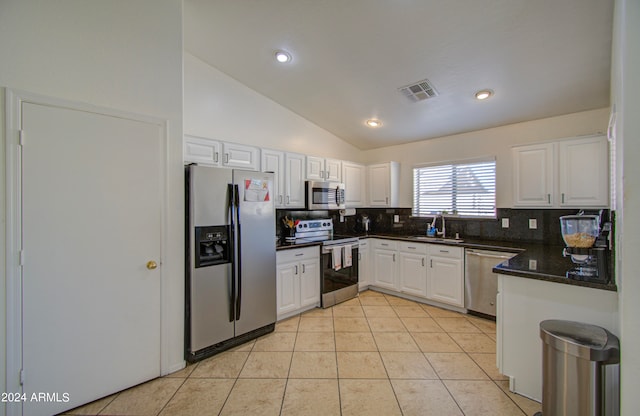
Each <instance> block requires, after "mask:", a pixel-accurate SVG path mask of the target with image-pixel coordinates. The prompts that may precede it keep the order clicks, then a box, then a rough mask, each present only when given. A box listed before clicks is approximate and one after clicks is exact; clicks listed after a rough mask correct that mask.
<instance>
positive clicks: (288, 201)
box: [287, 195, 291, 205]
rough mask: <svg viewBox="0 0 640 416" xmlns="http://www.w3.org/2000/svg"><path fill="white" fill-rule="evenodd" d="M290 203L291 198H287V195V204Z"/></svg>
mask: <svg viewBox="0 0 640 416" xmlns="http://www.w3.org/2000/svg"><path fill="white" fill-rule="evenodd" d="M290 203H291V198H289V195H287V205H289V204H290Z"/></svg>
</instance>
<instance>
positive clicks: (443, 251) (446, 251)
mask: <svg viewBox="0 0 640 416" xmlns="http://www.w3.org/2000/svg"><path fill="white" fill-rule="evenodd" d="M448 252H449V250H440V253H448Z"/></svg>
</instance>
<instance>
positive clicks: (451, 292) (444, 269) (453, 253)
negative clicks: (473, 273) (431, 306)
mask: <svg viewBox="0 0 640 416" xmlns="http://www.w3.org/2000/svg"><path fill="white" fill-rule="evenodd" d="M463 253H464V249H463V248H462V247H451V246H446V245H439V244H429V245H428V255H429V257H428V260H429V270H428V272H427V276H428V277H427V298H429V299H431V300H435V301H438V302H442V303H447V304H449V305H453V306H458V307H461V308H462V307H464V260H463Z"/></svg>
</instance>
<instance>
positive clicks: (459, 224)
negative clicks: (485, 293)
mask: <svg viewBox="0 0 640 416" xmlns="http://www.w3.org/2000/svg"><path fill="white" fill-rule="evenodd" d="M577 212H578V210H577V209H512V208H498V209H497V218H491V219H484V218H469V219H458V218H452V217H448V218H445V228H446V235H447V237H454V236H455V235H456V233H458V234H459V235H460V238H468V239H471V238H475V239H483V240H496V241H514V242H527V243H545V244H550V245H564V243H563V241H562V235H561V233H560V220H559V218H560V217H561V216H563V215H573V214H576V213H577ZM285 215H288V216H289V217H293V218H295V219H313V218H333V226H334V231H335V233H336V234H361V233H363V232H364V229H363V228H362V225H361V218H362V216H363V215H366V216H368V217H369V219H370V221H371V223H370V233H379V234H397V235H424V234H426V229H427V225H428V224H431V222H432V219H433V217H431V218H429V217H427V218H418V217H412V216H411V208H358V209H356V215H351V216H345V217H344V221H343V222H340V214H339V212H338V211H302V210H301V211H289V210H277V215H276V218H277V221H278V222H277V227H276V230H277V232H278V234H280V232H281V229H282V227H281V224H282V218H283V217H284V216H285ZM395 215H397V216H398V219H399V221H398V222H397V223H394V216H395ZM503 218H508V219H509V227H508V228H502V219H503ZM531 219H535V220H536V223H537V228H536V229H530V228H529V220H531ZM436 226H437V228H438V229H439V230H440V229H441V228H442V225H441V219H440V218H438V220H437V222H436Z"/></svg>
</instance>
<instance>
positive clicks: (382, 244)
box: [380, 243, 389, 247]
mask: <svg viewBox="0 0 640 416" xmlns="http://www.w3.org/2000/svg"><path fill="white" fill-rule="evenodd" d="M380 245H381V246H385V247H387V246H389V244H384V243H380Z"/></svg>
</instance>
